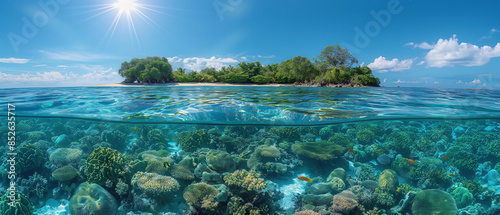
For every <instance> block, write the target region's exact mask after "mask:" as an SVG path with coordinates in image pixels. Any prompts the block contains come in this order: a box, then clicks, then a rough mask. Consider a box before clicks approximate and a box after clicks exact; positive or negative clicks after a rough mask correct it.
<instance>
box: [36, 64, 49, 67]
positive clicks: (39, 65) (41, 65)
mask: <svg viewBox="0 0 500 215" xmlns="http://www.w3.org/2000/svg"><path fill="white" fill-rule="evenodd" d="M46 66H47V64H38V65H33V67H46Z"/></svg>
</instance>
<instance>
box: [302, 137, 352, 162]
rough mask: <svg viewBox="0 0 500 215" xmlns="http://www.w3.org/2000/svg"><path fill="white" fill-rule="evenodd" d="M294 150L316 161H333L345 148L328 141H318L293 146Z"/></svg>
mask: <svg viewBox="0 0 500 215" xmlns="http://www.w3.org/2000/svg"><path fill="white" fill-rule="evenodd" d="M292 150H293V151H294V152H295V153H297V154H299V155H301V156H304V157H308V158H311V159H315V160H332V159H335V158H337V157H338V156H339V155H341V154H342V152H344V151H345V148H344V147H342V146H340V145H338V144H335V143H331V142H327V141H321V140H320V141H316V142H306V143H295V144H293V145H292Z"/></svg>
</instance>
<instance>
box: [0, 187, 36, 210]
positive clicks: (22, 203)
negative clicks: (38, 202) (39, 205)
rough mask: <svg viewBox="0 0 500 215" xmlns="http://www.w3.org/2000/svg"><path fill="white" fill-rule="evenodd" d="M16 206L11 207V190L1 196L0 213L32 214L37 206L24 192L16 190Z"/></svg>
mask: <svg viewBox="0 0 500 215" xmlns="http://www.w3.org/2000/svg"><path fill="white" fill-rule="evenodd" d="M14 195H15V196H16V200H19V201H16V203H15V204H16V207H11V206H10V205H9V203H10V202H11V200H10V198H9V191H7V192H5V195H3V196H2V197H0V213H1V214H4V215H32V214H33V212H34V210H35V206H34V205H33V203H31V201H30V200H29V198H28V197H26V196H25V195H24V194H23V193H21V192H19V191H16V192H15V194H14Z"/></svg>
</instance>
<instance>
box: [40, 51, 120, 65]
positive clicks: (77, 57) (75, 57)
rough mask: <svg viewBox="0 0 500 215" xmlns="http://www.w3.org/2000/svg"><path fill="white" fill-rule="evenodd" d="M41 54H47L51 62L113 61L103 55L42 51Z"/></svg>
mask: <svg viewBox="0 0 500 215" xmlns="http://www.w3.org/2000/svg"><path fill="white" fill-rule="evenodd" d="M39 52H40V53H43V54H45V56H46V57H47V58H49V59H51V60H66V61H79V62H89V61H96V60H103V59H112V58H113V57H111V56H108V55H103V54H91V53H87V52H50V51H44V50H40V51H39Z"/></svg>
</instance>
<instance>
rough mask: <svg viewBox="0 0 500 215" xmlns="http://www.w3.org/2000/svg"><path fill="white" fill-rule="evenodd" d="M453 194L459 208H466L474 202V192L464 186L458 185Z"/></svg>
mask: <svg viewBox="0 0 500 215" xmlns="http://www.w3.org/2000/svg"><path fill="white" fill-rule="evenodd" d="M451 196H453V199H455V202H456V204H457V208H465V207H467V206H468V205H470V204H471V203H472V201H473V200H474V197H473V196H472V194H471V193H470V192H469V190H467V188H464V187H457V188H455V189H454V190H453V192H451Z"/></svg>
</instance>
